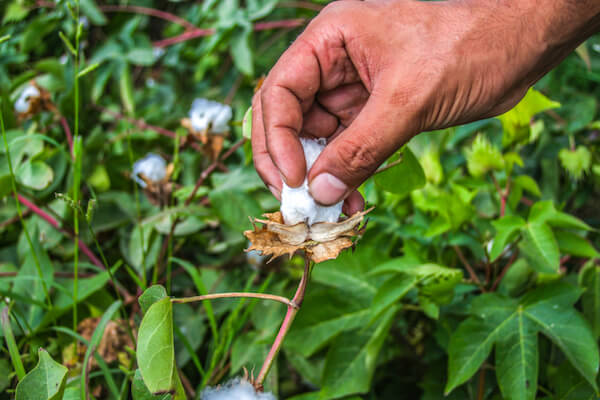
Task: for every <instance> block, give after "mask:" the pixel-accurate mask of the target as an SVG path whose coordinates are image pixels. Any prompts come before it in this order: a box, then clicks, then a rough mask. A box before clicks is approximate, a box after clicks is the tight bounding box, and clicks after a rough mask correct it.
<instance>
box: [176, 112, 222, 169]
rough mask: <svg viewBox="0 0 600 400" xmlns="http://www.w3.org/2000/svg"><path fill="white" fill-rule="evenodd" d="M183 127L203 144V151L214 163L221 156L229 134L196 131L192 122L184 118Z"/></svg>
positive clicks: (208, 130) (207, 130)
mask: <svg viewBox="0 0 600 400" xmlns="http://www.w3.org/2000/svg"><path fill="white" fill-rule="evenodd" d="M181 125H182V126H183V127H184V128H186V129H187V130H188V132H189V133H190V136H191V137H192V138H194V139H196V140H198V141H199V142H200V143H202V151H203V153H204V154H206V155H207V156H208V157H209V158H210V159H211V161H214V160H216V159H217V157H219V154H221V150H223V145H224V143H225V136H226V135H227V133H212V132H211V131H210V129H206V130H203V131H197V130H194V127H193V126H192V122H191V120H190V119H189V118H183V119H182V120H181Z"/></svg>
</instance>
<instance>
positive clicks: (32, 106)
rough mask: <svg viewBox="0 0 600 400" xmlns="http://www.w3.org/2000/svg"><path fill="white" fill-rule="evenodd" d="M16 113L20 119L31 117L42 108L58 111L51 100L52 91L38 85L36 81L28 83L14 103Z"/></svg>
mask: <svg viewBox="0 0 600 400" xmlns="http://www.w3.org/2000/svg"><path fill="white" fill-rule="evenodd" d="M14 109H15V114H16V115H17V117H19V119H25V118H29V117H31V116H32V115H34V114H37V113H38V112H40V111H42V110H48V111H53V112H57V109H56V107H55V106H54V104H52V101H51V100H50V93H48V92H47V91H46V90H44V89H43V88H41V87H40V86H38V85H37V84H36V83H35V82H34V81H32V82H31V83H29V84H27V86H25V88H24V89H23V90H22V91H21V93H20V94H19V96H18V97H17V100H16V101H15V104H14Z"/></svg>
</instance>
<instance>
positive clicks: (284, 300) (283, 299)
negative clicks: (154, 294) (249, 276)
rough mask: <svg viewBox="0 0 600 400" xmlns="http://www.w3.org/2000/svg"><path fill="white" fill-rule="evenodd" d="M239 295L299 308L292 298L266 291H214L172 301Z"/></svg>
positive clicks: (236, 296) (179, 301)
mask: <svg viewBox="0 0 600 400" xmlns="http://www.w3.org/2000/svg"><path fill="white" fill-rule="evenodd" d="M238 297H247V298H253V299H262V300H273V301H278V302H280V303H283V304H285V305H287V306H288V307H295V308H297V307H298V306H297V304H295V303H293V302H292V301H291V300H290V299H288V298H286V297H283V296H276V295H274V294H265V293H249V292H229V293H213V294H205V295H203V296H191V297H180V298H172V299H171V302H172V303H193V302H196V301H203V300H213V299H226V298H238Z"/></svg>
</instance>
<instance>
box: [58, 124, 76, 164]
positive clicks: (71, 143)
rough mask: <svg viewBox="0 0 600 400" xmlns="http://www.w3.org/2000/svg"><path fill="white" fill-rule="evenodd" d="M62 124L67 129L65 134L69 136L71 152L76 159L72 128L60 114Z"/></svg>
mask: <svg viewBox="0 0 600 400" xmlns="http://www.w3.org/2000/svg"><path fill="white" fill-rule="evenodd" d="M60 124H61V125H62V127H63V129H64V130H65V136H66V137H67V142H68V143H69V153H71V158H72V159H74V158H75V155H74V154H73V135H72V134H71V128H69V123H68V122H67V119H66V118H65V117H64V116H62V115H61V116H60Z"/></svg>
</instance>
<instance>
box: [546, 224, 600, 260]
mask: <svg viewBox="0 0 600 400" xmlns="http://www.w3.org/2000/svg"><path fill="white" fill-rule="evenodd" d="M554 235H555V237H556V242H557V243H558V248H559V249H560V252H561V253H563V254H571V255H574V256H577V257H587V258H598V257H600V253H598V251H597V250H596V249H595V248H594V246H592V245H591V243H590V242H589V241H588V240H587V239H586V238H584V237H581V236H579V235H577V234H575V233H573V232H569V231H563V230H556V231H554Z"/></svg>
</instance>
